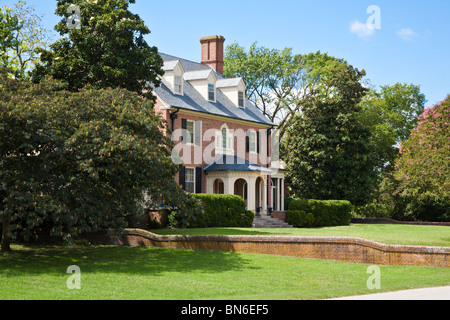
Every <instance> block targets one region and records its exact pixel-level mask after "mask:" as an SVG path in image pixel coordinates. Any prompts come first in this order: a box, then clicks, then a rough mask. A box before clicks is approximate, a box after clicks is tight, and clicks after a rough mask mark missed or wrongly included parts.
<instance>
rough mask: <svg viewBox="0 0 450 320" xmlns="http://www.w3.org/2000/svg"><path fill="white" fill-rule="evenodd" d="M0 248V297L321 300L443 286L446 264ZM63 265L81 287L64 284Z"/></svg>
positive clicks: (449, 273)
mask: <svg viewBox="0 0 450 320" xmlns="http://www.w3.org/2000/svg"><path fill="white" fill-rule="evenodd" d="M13 249H14V252H13V253H9V254H3V255H1V254H0V299H2V300H3V299H14V300H17V299H20V300H22V299H26V300H34V299H39V300H81V299H82V300H98V299H102V300H103V299H106V300H116V299H117V300H119V299H120V300H200V299H208V300H214V299H226V300H234V299H238V300H291V299H325V298H332V297H341V296H351V295H361V294H371V293H375V292H377V293H378V292H384V291H396V290H404V289H412V288H423V287H436V286H447V285H450V269H440V268H428V267H395V266H389V267H381V285H382V289H381V291H373V290H369V289H368V288H367V285H366V283H367V280H368V278H369V277H370V274H368V273H367V268H368V266H366V265H360V264H350V263H342V262H333V261H320V260H311V259H301V258H293V257H275V256H269V255H258V254H244V253H230V252H216V251H191V250H175V249H162V248H143V247H88V248H67V247H13ZM70 265H77V266H79V267H80V269H81V290H69V289H68V288H67V285H66V281H67V280H68V279H69V277H70V274H67V273H66V270H67V268H68V267H69V266H70Z"/></svg>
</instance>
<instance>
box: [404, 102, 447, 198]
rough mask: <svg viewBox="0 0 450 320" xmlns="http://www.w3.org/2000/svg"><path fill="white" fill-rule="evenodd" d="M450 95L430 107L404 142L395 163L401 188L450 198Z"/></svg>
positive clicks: (408, 191) (414, 192) (415, 192)
mask: <svg viewBox="0 0 450 320" xmlns="http://www.w3.org/2000/svg"><path fill="white" fill-rule="evenodd" d="M449 119H450V95H449V96H447V98H446V99H445V100H444V101H442V102H441V103H440V104H438V105H436V106H434V107H431V108H428V109H426V110H425V112H424V113H422V114H421V115H420V117H419V122H418V125H417V127H416V128H415V129H414V130H412V133H411V135H410V136H409V138H408V139H407V140H406V141H405V142H404V143H403V144H402V146H401V149H400V153H401V156H400V158H399V159H398V161H397V162H396V165H395V177H396V178H397V180H398V181H400V185H399V189H398V191H401V192H404V193H410V194H415V195H417V194H422V193H425V192H431V193H434V194H438V195H441V196H445V197H447V198H449V199H450V123H449Z"/></svg>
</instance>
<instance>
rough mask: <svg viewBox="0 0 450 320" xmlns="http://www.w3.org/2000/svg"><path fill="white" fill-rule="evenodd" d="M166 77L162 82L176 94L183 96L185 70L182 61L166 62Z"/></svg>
mask: <svg viewBox="0 0 450 320" xmlns="http://www.w3.org/2000/svg"><path fill="white" fill-rule="evenodd" d="M162 69H163V71H164V76H163V77H162V82H163V83H164V84H165V85H166V86H167V87H168V88H170V90H171V91H172V92H173V93H174V94H178V95H183V74H184V69H183V66H182V65H181V62H180V60H173V61H164V65H163V68H162Z"/></svg>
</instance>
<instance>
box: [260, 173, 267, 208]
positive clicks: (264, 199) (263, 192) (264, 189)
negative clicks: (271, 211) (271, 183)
mask: <svg viewBox="0 0 450 320" xmlns="http://www.w3.org/2000/svg"><path fill="white" fill-rule="evenodd" d="M268 177H269V176H264V177H263V185H262V190H261V198H262V201H261V202H262V207H263V208H262V210H263V211H262V213H264V214H266V215H267V214H268V212H267V206H268V204H269V203H268V199H267V182H268V180H267V179H268Z"/></svg>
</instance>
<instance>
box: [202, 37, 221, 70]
mask: <svg viewBox="0 0 450 320" xmlns="http://www.w3.org/2000/svg"><path fill="white" fill-rule="evenodd" d="M224 42H225V38H224V37H222V36H211V37H204V38H201V39H200V43H201V44H202V64H205V65H208V66H210V67H212V68H213V69H214V70H216V71H217V72H218V73H220V74H223V43H224Z"/></svg>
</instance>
